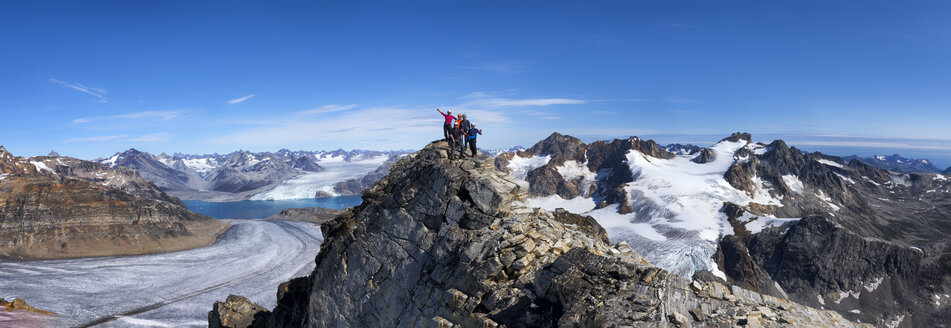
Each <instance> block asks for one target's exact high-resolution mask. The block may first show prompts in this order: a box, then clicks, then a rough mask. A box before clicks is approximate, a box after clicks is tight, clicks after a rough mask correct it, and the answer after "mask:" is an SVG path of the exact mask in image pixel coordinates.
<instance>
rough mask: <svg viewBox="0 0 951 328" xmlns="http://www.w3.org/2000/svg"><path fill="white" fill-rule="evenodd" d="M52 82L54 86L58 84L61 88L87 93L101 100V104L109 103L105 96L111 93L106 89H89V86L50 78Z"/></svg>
mask: <svg viewBox="0 0 951 328" xmlns="http://www.w3.org/2000/svg"><path fill="white" fill-rule="evenodd" d="M50 82H52V83H53V84H57V85H59V86H61V87H64V88H67V89H73V90H76V91H79V92H82V93H85V94H87V95H90V96H93V97H96V98H98V99H99V102H101V103H106V102H109V99H107V98H106V96H105V95H106V94H108V93H109V92H107V91H106V90H105V89H101V88H93V87H87V86H85V85H83V84H81V83H69V82H65V81H61V80H57V79H54V78H50Z"/></svg>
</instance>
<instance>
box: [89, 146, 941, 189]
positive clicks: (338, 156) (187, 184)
mask: <svg viewBox="0 0 951 328" xmlns="http://www.w3.org/2000/svg"><path fill="white" fill-rule="evenodd" d="M663 148H664V149H665V150H667V151H669V152H671V153H674V154H676V155H692V154H696V153H697V152H700V151H702V150H703V149H704V147H701V146H697V145H693V144H679V143H673V144H668V145H666V146H663ZM523 150H525V148H524V147H521V146H515V147H511V148H508V149H493V150H486V149H480V152H481V153H483V154H488V155H491V156H497V155H499V154H503V153H515V152H519V151H523ZM408 153H411V152H410V151H368V150H350V151H347V150H343V149H337V150H334V151H304V150H298V151H291V150H288V149H281V150H278V151H276V152H250V151H244V150H239V151H235V152H232V153H229V154H224V155H222V154H217V153H216V154H203V155H196V154H183V153H173V155H167V154H165V153H161V154H158V155H153V154H150V153H147V152H143V151H139V150H137V149H135V148H132V149H129V150H126V151H124V152H117V153H115V154H114V155H113V156H112V157H109V158H100V159H97V160H96V161H98V162H100V163H104V164H107V165H111V166H122V167H128V168H133V169H137V170H139V171H140V172H141V174H142V175H143V177H145V178H146V179H148V180H150V181H152V182H153V183H155V184H156V185H158V186H159V188H161V189H162V190H164V191H166V192H170V193H172V194H174V195H176V196H177V197H181V198H183V199H196V200H217V201H234V200H241V199H256V198H261V197H263V196H261V195H264V194H267V192H268V191H269V190H271V189H273V188H276V187H277V186H279V185H280V184H282V183H284V182H287V181H291V180H293V179H294V178H297V177H300V176H301V175H302V174H306V173H317V172H321V171H322V170H324V167H323V166H321V164H320V163H324V165H327V164H326V163H328V162H333V163H339V162H343V163H351V162H358V161H361V160H366V159H368V158H374V157H376V158H382V157H383V156H388V157H387V158H388V160H381V161H379V162H380V163H379V166H378V167H376V170H372V169H362V170H360V174H358V176H354V177H351V178H348V179H342V180H339V181H334V182H333V183H334V184H335V186H334V187H333V188H326V187H324V188H323V189H321V190H320V191H319V192H314V193H313V194H303V193H296V194H294V195H284V196H277V198H273V195H272V196H268V197H272V198H269V199H285V198H287V199H293V198H311V197H318V198H322V197H330V196H335V195H351V194H355V193H359V191H360V190H362V189H363V188H366V187H368V186H369V184H370V183H372V182H373V181H375V180H376V179H378V178H380V177H382V174H383V173H385V169H386V167H388V166H389V165H391V164H392V163H393V162H394V161H395V160H396V159H398V157H399V156H403V155H405V154H408ZM853 159H856V160H859V161H862V162H863V163H866V164H869V165H872V166H874V167H878V168H882V169H886V170H890V171H894V172H899V173H916V172H926V173H944V174H951V167H949V168H948V169H947V170H945V171H942V170H940V169H938V168H936V167H935V166H934V165H933V163H931V162H930V161H928V160H927V159H908V158H905V157H902V156H900V155H897V154H895V155H889V156H886V155H875V156H869V157H858V156H855V155H850V156H844V157H842V161H844V162H846V163H848V162H849V161H851V160H853ZM371 171H375V172H376V174H375V175H373V176H371V177H364V176H362V175H361V174H370V173H371ZM272 194H273V193H272ZM269 195H270V194H269Z"/></svg>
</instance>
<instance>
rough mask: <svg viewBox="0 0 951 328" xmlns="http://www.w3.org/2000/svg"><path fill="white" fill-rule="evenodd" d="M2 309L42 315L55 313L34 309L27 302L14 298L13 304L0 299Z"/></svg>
mask: <svg viewBox="0 0 951 328" xmlns="http://www.w3.org/2000/svg"><path fill="white" fill-rule="evenodd" d="M0 307H2V308H4V309H5V310H7V311H29V312H35V313H40V314H53V312H49V311H43V310H40V309H37V308H35V307H32V306H30V305H29V304H26V301H24V300H22V299H19V298H14V299H13V301H11V302H8V301H7V300H5V299H2V298H0Z"/></svg>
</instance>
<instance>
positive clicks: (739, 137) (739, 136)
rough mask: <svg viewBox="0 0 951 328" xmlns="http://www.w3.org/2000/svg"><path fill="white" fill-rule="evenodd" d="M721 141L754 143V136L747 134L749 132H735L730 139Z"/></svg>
mask: <svg viewBox="0 0 951 328" xmlns="http://www.w3.org/2000/svg"><path fill="white" fill-rule="evenodd" d="M720 141H730V142H739V141H746V142H753V135H751V134H749V133H747V132H733V134H731V135H730V136H729V137H726V138H723V139H722V140H720Z"/></svg>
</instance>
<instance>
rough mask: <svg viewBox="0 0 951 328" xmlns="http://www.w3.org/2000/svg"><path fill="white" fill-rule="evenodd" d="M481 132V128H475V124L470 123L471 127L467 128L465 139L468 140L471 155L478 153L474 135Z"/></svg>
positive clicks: (474, 155)
mask: <svg viewBox="0 0 951 328" xmlns="http://www.w3.org/2000/svg"><path fill="white" fill-rule="evenodd" d="M480 134H482V130H480V129H476V126H475V124H472V128H470V129H469V133H468V134H467V135H468V137H466V141H468V142H469V150H470V151H472V157H476V155H478V154H479V150H478V148H476V136H478V135H480Z"/></svg>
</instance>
